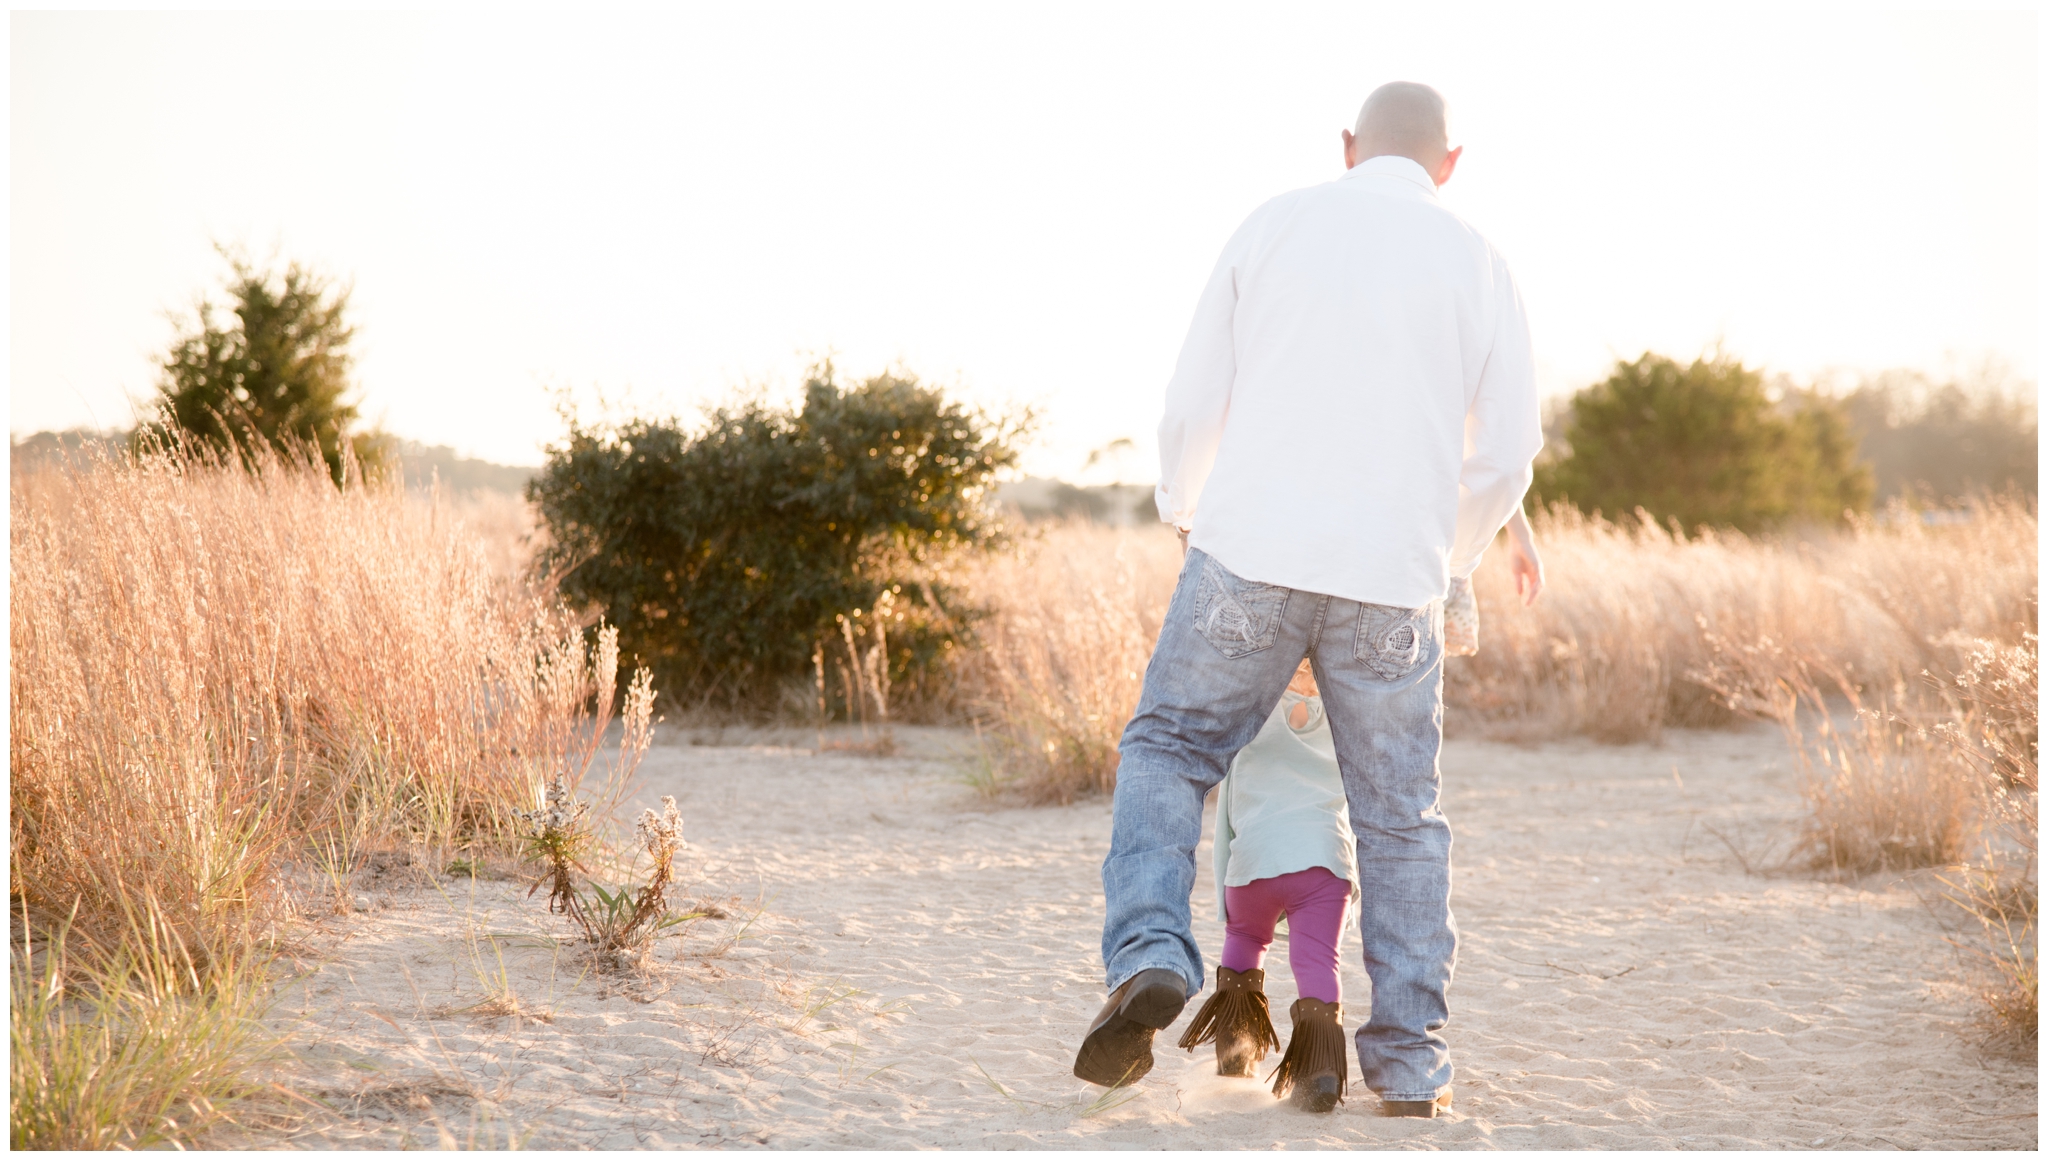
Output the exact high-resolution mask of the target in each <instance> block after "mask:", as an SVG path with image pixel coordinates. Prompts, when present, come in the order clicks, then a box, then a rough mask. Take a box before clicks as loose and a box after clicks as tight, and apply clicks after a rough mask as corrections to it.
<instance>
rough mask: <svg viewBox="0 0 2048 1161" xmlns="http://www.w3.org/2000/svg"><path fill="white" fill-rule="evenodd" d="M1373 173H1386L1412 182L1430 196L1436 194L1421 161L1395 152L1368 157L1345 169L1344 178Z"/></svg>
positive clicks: (1365, 175)
mask: <svg viewBox="0 0 2048 1161" xmlns="http://www.w3.org/2000/svg"><path fill="white" fill-rule="evenodd" d="M1375 174H1386V175H1388V176H1389V177H1398V178H1400V179H1402V180H1404V181H1410V182H1414V183H1415V184H1416V185H1418V186H1420V187H1422V189H1423V191H1424V192H1426V193H1428V194H1430V195H1431V196H1435V194H1436V183H1435V182H1433V181H1431V180H1429V171H1428V170H1426V169H1424V168H1422V163H1421V162H1418V161H1416V160H1414V159H1413V158H1409V157H1402V156H1401V155H1399V154H1397V153H1382V154H1380V155H1379V156H1378V157H1368V158H1366V159H1365V160H1364V161H1361V162H1359V163H1358V164H1357V165H1354V166H1352V167H1351V168H1350V169H1348V170H1345V171H1344V178H1345V179H1350V178H1357V177H1370V176H1373V175H1375Z"/></svg>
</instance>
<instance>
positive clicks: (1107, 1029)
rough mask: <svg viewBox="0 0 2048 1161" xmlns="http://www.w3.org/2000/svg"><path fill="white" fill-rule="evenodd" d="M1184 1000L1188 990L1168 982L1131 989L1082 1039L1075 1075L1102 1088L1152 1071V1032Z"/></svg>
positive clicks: (1170, 1018)
mask: <svg viewBox="0 0 2048 1161" xmlns="http://www.w3.org/2000/svg"><path fill="white" fill-rule="evenodd" d="M1187 1002H1188V998H1187V993H1186V992H1184V991H1182V990H1181V989H1179V988H1177V987H1174V986H1173V985H1170V984H1153V985H1152V986H1150V987H1147V988H1142V989H1139V990H1137V991H1134V992H1132V993H1131V994H1130V995H1129V996H1127V997H1125V999H1124V1002H1123V1006H1122V1007H1120V1008H1118V1009H1117V1011H1116V1013H1115V1014H1114V1015H1112V1016H1111V1017H1110V1018H1109V1019H1107V1020H1104V1021H1103V1022H1102V1023H1101V1024H1100V1025H1098V1026H1097V1027H1096V1028H1095V1029H1094V1030H1093V1031H1091V1032H1089V1033H1088V1036H1087V1038H1086V1039H1084V1040H1082V1041H1081V1051H1080V1052H1079V1053H1078V1054H1077V1055H1076V1056H1075V1057H1074V1075H1075V1076H1078V1077H1080V1078H1081V1079H1082V1080H1085V1081H1087V1082H1088V1083H1090V1084H1099V1085H1101V1086H1102V1087H1104V1088H1122V1087H1124V1086H1125V1085H1129V1084H1135V1083H1137V1082H1138V1081H1139V1080H1140V1079H1141V1078H1143V1077H1144V1075H1145V1074H1146V1073H1148V1072H1151V1071H1152V1036H1153V1034H1154V1033H1156V1032H1158V1031H1159V1030H1160V1029H1161V1028H1164V1027H1166V1026H1167V1025H1169V1024H1171V1023H1173V1021H1174V1019H1175V1018H1176V1017H1178V1016H1179V1015H1180V1011H1181V1009H1182V1008H1184V1007H1186V1006H1187Z"/></svg>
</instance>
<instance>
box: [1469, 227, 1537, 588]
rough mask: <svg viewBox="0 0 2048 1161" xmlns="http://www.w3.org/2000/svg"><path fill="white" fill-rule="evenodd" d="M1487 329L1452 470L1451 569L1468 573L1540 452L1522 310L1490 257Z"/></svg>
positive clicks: (1524, 486) (1511, 283)
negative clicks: (1490, 322) (1460, 458)
mask: <svg viewBox="0 0 2048 1161" xmlns="http://www.w3.org/2000/svg"><path fill="white" fill-rule="evenodd" d="M1493 285H1494V329H1493V344H1492V347H1491V349H1490V350H1489V351H1488V352H1487V356H1486V365H1485V367H1484V368H1483V369H1482V370H1481V371H1480V373H1479V387H1478V389H1477V390H1476V391H1475V392H1474V393H1473V396H1472V406H1471V407H1470V408H1469V409H1468V410H1467V411H1466V414H1465V463H1464V466H1463V468H1462V469H1461V470H1460V471H1459V474H1458V532H1457V536H1456V537H1455V538H1454V539H1453V541H1452V542H1451V556H1450V566H1451V567H1450V572H1451V575H1452V576H1454V577H1468V576H1471V575H1472V570H1473V569H1476V568H1478V567H1479V558H1480V557H1481V556H1483V555H1485V553H1486V546H1487V545H1489V544H1491V543H1493V536H1494V533H1496V532H1499V531H1500V529H1501V526H1502V525H1503V524H1506V523H1507V522H1508V517H1510V516H1512V515H1514V512H1515V509H1516V507H1518V506H1519V505H1520V504H1521V502H1522V494H1523V493H1524V492H1527V491H1528V490H1529V481H1530V479H1531V478H1532V477H1533V476H1534V471H1533V465H1534V463H1535V460H1536V453H1537V452H1539V451H1541V450H1543V416H1542V413H1541V407H1540V406H1539V404H1538V402H1537V398H1536V360H1535V355H1534V354H1533V352H1532V351H1531V349H1530V344H1529V316H1528V314H1527V312H1526V311H1525V310H1524V309H1523V307H1522V295H1521V292H1520V291H1519V290H1517V289H1516V287H1515V280H1514V278H1513V277H1512V276H1511V275H1509V273H1508V268H1507V263H1505V262H1503V261H1501V258H1500V256H1499V255H1498V254H1495V255H1494V256H1493Z"/></svg>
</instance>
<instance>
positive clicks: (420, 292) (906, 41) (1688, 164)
mask: <svg viewBox="0 0 2048 1161" xmlns="http://www.w3.org/2000/svg"><path fill="white" fill-rule="evenodd" d="M10 31H11V40H10V49H9V51H10V59H11V78H10V98H11V101H10V127H11V142H10V159H11V178H12V180H11V188H10V194H11V218H10V235H11V243H12V250H11V257H10V295H11V301H10V307H9V322H10V324H11V345H10V350H9V361H8V368H9V374H10V382H11V392H10V411H9V422H10V426H11V428H12V429H13V431H15V432H16V433H20V434H26V433H28V432H31V431H36V430H40V429H45V428H61V427H71V426H79V425H85V426H102V427H106V426H116V425H126V424H127V423H129V422H131V421H132V418H133V412H132V409H131V405H130V400H141V399H144V398H146V397H147V395H148V394H149V392H150V390H151V388H152V384H153V382H154V369H153V363H152V360H153V358H154V356H155V355H156V354H157V353H158V352H160V351H161V350H162V349H163V348H164V346H165V345H166V344H167V342H168V341H169V339H170V336H171V334H172V333H173V332H172V326H171V323H170V322H169V320H168V319H167V317H166V312H167V311H170V310H174V309H177V308H181V307H185V306H187V305H189V303H190V302H191V301H192V299H193V296H194V295H195V294H196V293H197V292H199V291H200V290H202V289H205V288H208V287H216V286H218V284H219V281H220V277H221V274H222V271H223V266H222V264H221V262H220V260H219V259H218V258H217V257H216V256H215V254H214V252H213V249H212V246H213V243H214V241H215V240H219V241H223V242H229V243H238V244H241V245H243V246H245V247H246V248H247V249H248V250H249V251H250V252H251V253H253V254H255V255H256V256H258V257H262V256H266V255H270V254H273V253H274V254H276V255H278V256H281V257H282V258H287V259H296V260H300V261H303V262H307V263H311V264H313V265H315V266H317V267H320V268H322V269H324V270H327V271H330V272H332V273H335V274H338V275H340V276H342V277H343V278H345V279H352V280H353V283H354V286H355V297H354V300H353V305H354V317H355V319H356V321H357V323H358V324H359V327H360V334H361V338H360V341H359V353H360V363H359V368H358V370H359V377H360V381H361V384H362V397H363V403H364V410H365V413H366V414H367V415H369V416H370V417H372V418H377V419H381V421H382V422H383V423H384V425H385V426H386V427H387V428H388V429H390V430H392V431H394V432H396V433H398V434H400V435H402V436H407V437H411V438H416V439H420V440H424V441H427V442H430V443H448V444H453V445H455V446H456V447H457V448H459V449H461V450H463V451H465V452H467V453H470V454H474V455H479V456H483V457H486V458H490V459H494V460H498V461H501V462H510V463H537V462H539V460H540V457H541V454H542V452H541V449H542V447H543V445H544V444H546V443H547V442H548V441H549V440H550V439H553V438H555V437H556V436H558V435H559V433H560V431H561V424H560V422H559V420H558V419H557V418H556V415H555V412H554V403H553V396H552V390H553V389H556V388H562V387H567V388H570V389H573V390H574V391H575V392H576V393H577V396H578V398H580V399H581V400H582V401H583V403H582V405H583V406H584V408H585V411H586V414H593V413H594V412H592V411H591V408H592V407H593V405H594V404H593V401H594V400H595V398H596V394H595V393H596V392H597V391H598V390H600V389H601V390H602V391H603V392H605V393H606V394H608V395H609V396H611V397H613V398H614V399H624V400H627V401H629V402H630V404H631V405H632V406H635V407H638V408H641V409H649V410H662V411H683V412H685V413H688V412H690V411H692V409H694V408H695V407H696V405H698V404H699V403H701V402H703V401H707V400H714V399H717V398H719V397H721V396H723V395H724V394H726V393H727V392H728V391H730V390H731V389H732V388H733V387H735V386H736V385H739V384H742V383H746V382H756V383H764V384H767V385H769V386H770V387H771V388H777V389H781V390H789V389H791V388H792V387H793V386H794V384H795V382H796V381H797V380H798V377H799V375H800V373H801V370H802V368H803V366H804V364H805V362H806V361H807V358H808V355H809V353H811V352H826V351H831V352H836V353H837V358H838V363H839V366H840V367H841V368H842V369H843V370H844V371H846V372H850V373H852V374H854V375H864V374H868V373H872V372H874V371H876V370H879V369H881V368H883V367H884V366H886V365H888V364H891V363H900V364H902V365H904V366H906V367H908V368H910V369H911V370H913V371H915V372H916V373H918V374H920V375H922V376H925V377H927V378H932V379H937V380H940V381H942V382H945V383H948V384H950V385H953V386H954V387H956V388H958V389H959V390H961V391H962V392H964V393H966V394H967V395H968V396H970V397H971V398H973V399H976V400H978V401H982V402H985V403H987V404H989V405H991V406H1003V405H1005V404H1008V403H1011V402H1028V403H1032V404H1035V405H1037V406H1038V407H1039V408H1040V409H1041V411H1042V412H1043V415H1044V422H1043V425H1042V437H1041V440H1040V443H1039V445H1038V447H1037V448H1036V449H1035V450H1034V451H1033V453H1032V455H1031V456H1030V458H1029V460H1028V461H1027V465H1028V466H1029V467H1030V468H1031V469H1032V470H1034V471H1037V472H1040V473H1044V474H1059V475H1064V476H1067V477H1069V478H1082V477H1081V471H1080V469H1081V467H1082V464H1083V463H1084V461H1085V459H1086V457H1087V453H1088V451H1089V449H1091V448H1094V447H1098V446H1101V445H1103V444H1105V443H1107V442H1108V441H1110V440H1113V439H1116V438H1118V437H1132V438H1134V439H1135V440H1136V441H1137V442H1138V445H1139V448H1140V451H1139V454H1138V456H1137V457H1136V458H1135V459H1134V460H1133V461H1132V462H1131V463H1130V464H1128V465H1127V466H1126V467H1125V468H1124V470H1123V472H1122V474H1123V475H1124V476H1125V477H1126V478H1128V479H1132V480H1147V481H1149V480H1150V479H1151V478H1152V476H1153V472H1154V471H1155V468H1154V464H1155V461H1154V459H1153V446H1154V444H1153V439H1152V435H1153V429H1154V426H1155V425H1156V423H1157V421H1158V414H1157V412H1158V406H1159V400H1160V396H1161V393H1162V391H1163V389H1164V386H1165V383H1166V379H1167V377H1168V375H1169V374H1170V373H1171V372H1172V369H1173V362H1174V358H1175V355H1176V354H1177V352H1178V349H1179V345H1180V340H1181V338H1182V335H1183V334H1184V332H1185V328H1186V326H1187V320H1188V315H1189V312H1190V310H1191V309H1192V307H1193V304H1194V300H1195V296H1196V294H1197V292H1198V290H1199V289H1200V287H1201V284H1202V281H1203V279H1204V278H1205V277H1206V275H1207V273H1208V271H1209V268H1210V266H1211V264H1212V263H1213V262H1214V260H1215V257H1216V254H1217V252H1218V250H1219V249H1220V247H1221V246H1222V244H1223V241H1224V239H1225V238H1226V237H1228V236H1229V234H1230V232H1231V231H1232V229H1234V228H1235V226H1236V225H1237V223H1238V222H1239V221H1240V220H1241V219H1242V218H1243V217H1244V215H1245V214H1247V213H1248V212H1250V211H1251V210H1252V209H1253V208H1254V207H1255V206H1257V205H1258V204H1259V203H1260V202H1262V201H1264V200H1265V199H1266V198H1268V197H1271V196H1273V195H1275V194H1278V193H1281V192H1283V191H1285V190H1288V189H1292V188H1296V187H1299V186H1302V185H1307V184H1311V183H1314V182H1318V181H1324V180H1328V179H1330V178H1333V177H1335V176H1336V175H1337V174H1338V173H1339V172H1340V171H1341V168H1342V161H1341V159H1340V156H1339V144H1338V136H1337V135H1338V131H1339V130H1340V129H1342V128H1345V127H1347V126H1349V124H1350V123H1351V121H1352V118H1353V117H1354V116H1355V115H1356V113H1357V110H1358V106H1359V104H1360V102H1361V101H1363V99H1364V97H1365V94H1366V93H1367V92H1369V91H1370V90H1371V89H1372V88H1373V87H1374V86H1376V85H1378V84H1380V83H1382V82H1384V81H1388V80H1395V79H1411V80H1420V81H1425V82H1428V83H1430V84H1433V85H1436V86H1437V87H1438V88H1439V89H1441V90H1442V91H1443V92H1444V93H1445V94H1446V95H1447V97H1448V98H1449V100H1450V102H1451V106H1452V113H1453V124H1452V136H1453V140H1454V141H1456V142H1461V143H1463V144H1464V145H1465V147H1466V152H1465V157H1464V160H1463V162H1462V163H1461V165H1460V167H1459V169H1458V172H1457V175H1456V176H1455V178H1454V179H1453V180H1452V181H1451V182H1450V183H1449V184H1448V185H1446V186H1445V187H1444V192H1443V196H1444V198H1445V200H1446V201H1447V202H1448V203H1449V204H1450V205H1451V206H1452V207H1453V208H1455V209H1456V210H1457V211H1458V212H1459V213H1461V214H1463V215H1464V216H1465V217H1466V218H1467V219H1468V220H1470V221H1471V222H1472V223H1473V224H1474V225H1476V226H1477V227H1478V228H1479V229H1480V230H1481V231H1482V232H1484V233H1486V234H1487V235H1488V236H1489V237H1490V238H1492V239H1493V241H1494V242H1495V244H1496V245H1498V246H1499V247H1500V248H1501V250H1502V251H1503V252H1504V253H1505V254H1506V256H1507V259H1508V262H1509V264H1510V265H1511V267H1512V268H1513V269H1514V270H1515V272H1516V276H1517V278H1518V280H1519V282H1520V284H1521V286H1522V290H1523V293H1524V296H1525V298H1526V299H1527V301H1528V304H1529V308H1530V315H1531V320H1532V324H1533V326H1534V332H1535V343H1536V349H1537V354H1538V357H1539V360H1540V361H1541V367H1542V371H1541V374H1542V379H1543V381H1542V386H1543V388H1544V389H1545V391H1546V392H1558V391H1565V390H1569V389H1572V388H1576V387H1579V386H1583V385H1584V384H1585V383H1587V382H1590V381H1592V380H1594V379H1596V378H1598V377H1600V375H1601V374H1602V373H1603V371H1604V369H1605V368H1606V367H1607V366H1608V365H1609V364H1610V363H1611V362H1612V361H1613V359H1614V358H1615V357H1617V356H1625V357H1633V356H1635V355H1636V354H1638V353H1640V352H1641V351H1643V350H1645V349H1652V350H1657V351H1662V352H1666V353H1670V354H1673V355H1678V356H1681V357H1690V356H1691V355H1694V354H1697V353H1698V352H1700V351H1701V350H1702V349H1703V348H1705V347H1707V346H1708V345H1710V344H1712V343H1713V342H1715V341H1716V340H1717V339H1718V340H1720V341H1722V342H1724V343H1725V344H1726V347H1727V349H1728V350H1729V351H1731V352H1733V353H1735V354H1737V355H1740V356H1742V357H1743V358H1745V359H1746V360H1748V361H1749V362H1751V363H1752V364H1758V363H1760V364H1763V365H1764V366H1766V367H1768V368H1769V369H1772V370H1780V371H1788V372H1792V373H1794V374H1812V373H1816V372H1820V371H1823V370H1826V369H1829V368H1842V367H1853V368H1870V369H1874V368H1879V367H1888V366H1899V365H1917V366H1923V367H1930V368H1936V367H1939V366H1941V365H1942V364H1943V362H1944V360H1951V359H1969V360H1974V359H1978V358H1981V357H1983V356H1986V355H1992V356H1996V357H1998V358H2002V359H2004V360H2005V361H2007V362H2008V363H2009V364H2010V365H2011V366H2012V367H2013V368H2014V369H2015V370H2016V371H2017V372H2018V373H2019V374H2021V375H2024V376H2026V377H2028V378H2034V377H2036V376H2037V374H2038V372H2037V366H2038V363H2037V359H2038V354H2039V352H2038V350H2037V340H2036V327H2037V325H2038V319H2039V309H2040V286H2039V270H2040V267H2039V263H2038V253H2037V243H2038V206H2037V202H2038V199H2039V177H2038V162H2039V140H2040V132H2039V116H2040V99H2039V93H2038V84H2039V58H2040V44H2041V40H2040V35H2039V29H2038V28H2037V17H2036V15H2035V14H2034V13H2033V12H2032V11H2031V10H2025V9H2021V10H2013V11H2005V12H1994V13H1989V14H1965V13H1960V12H1940V13H1927V14H1919V15H1891V14H1878V13H1867V12H1861V11H1857V10H1855V9H1848V8H1841V9H1833V10H1829V9H1815V10H1811V11H1806V12H1803V13H1793V12H1787V11H1785V10H1783V9H1782V8H1772V9H1763V10H1758V11H1752V12H1748V13H1740V12H1727V11H1722V12H1717V13H1700V12H1691V13H1681V12H1678V11H1676V10H1664V9H1653V8H1641V7H1638V8H1635V9H1630V10H1624V11H1619V12H1616V11H1606V12H1600V11H1590V10H1589V11H1581V12H1576V13H1574V12H1571V11H1567V10H1562V9H1559V8H1557V7H1554V6H1551V5H1527V6H1517V7H1514V8H1500V9H1492V10H1485V9H1471V10H1466V11H1463V12H1462V13H1460V12H1459V11H1455V10H1444V9H1439V8H1437V7H1436V6H1422V5H1414V4H1404V5H1399V6H1390V7H1373V6H1369V5H1364V4H1355V3H1354V4H1345V5H1341V6H1335V7H1311V6H1286V5H1280V4H1275V3H1256V4H1245V5H1227V6H1203V7H1195V6H1190V5H1187V4H1174V5H1170V6H1156V7H1155V6H1146V7H1140V6H1131V5H1105V4H1092V5H1087V6H1083V7H1076V8H1068V9H1062V8H1058V7H1054V6H1050V5H1048V4H1045V3H1028V4H1019V5H1014V6H966V5H942V6H941V5H931V6H920V7H905V6H889V5H879V4H866V3H862V4H833V5H827V6H801V7H800V6H791V5H769V4H750V5H745V6H742V5H738V4H734V5H729V6H719V7H706V8H702V9H692V10H690V11H687V12H671V13H665V14H655V13H638V14H636V13H615V14H609V15H592V14H587V13H583V12H575V11H566V10H563V11H554V12H539V13H524V14H504V13H484V12H452V11H451V12H442V13H434V14H413V15H403V14H401V15H391V14H371V13H357V14H286V13H274V14H264V13H236V14H218V15H181V14H154V13H127V14H113V15H92V14H70V13H63V14H48V13H43V14H37V13H15V14H14V15H13V16H12V17H11V22H10ZM1305 418H1306V417H1305ZM1094 478H1097V479H1099V478H1102V477H1101V476H1100V474H1099V472H1098V473H1097V474H1096V476H1095V477H1094Z"/></svg>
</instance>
